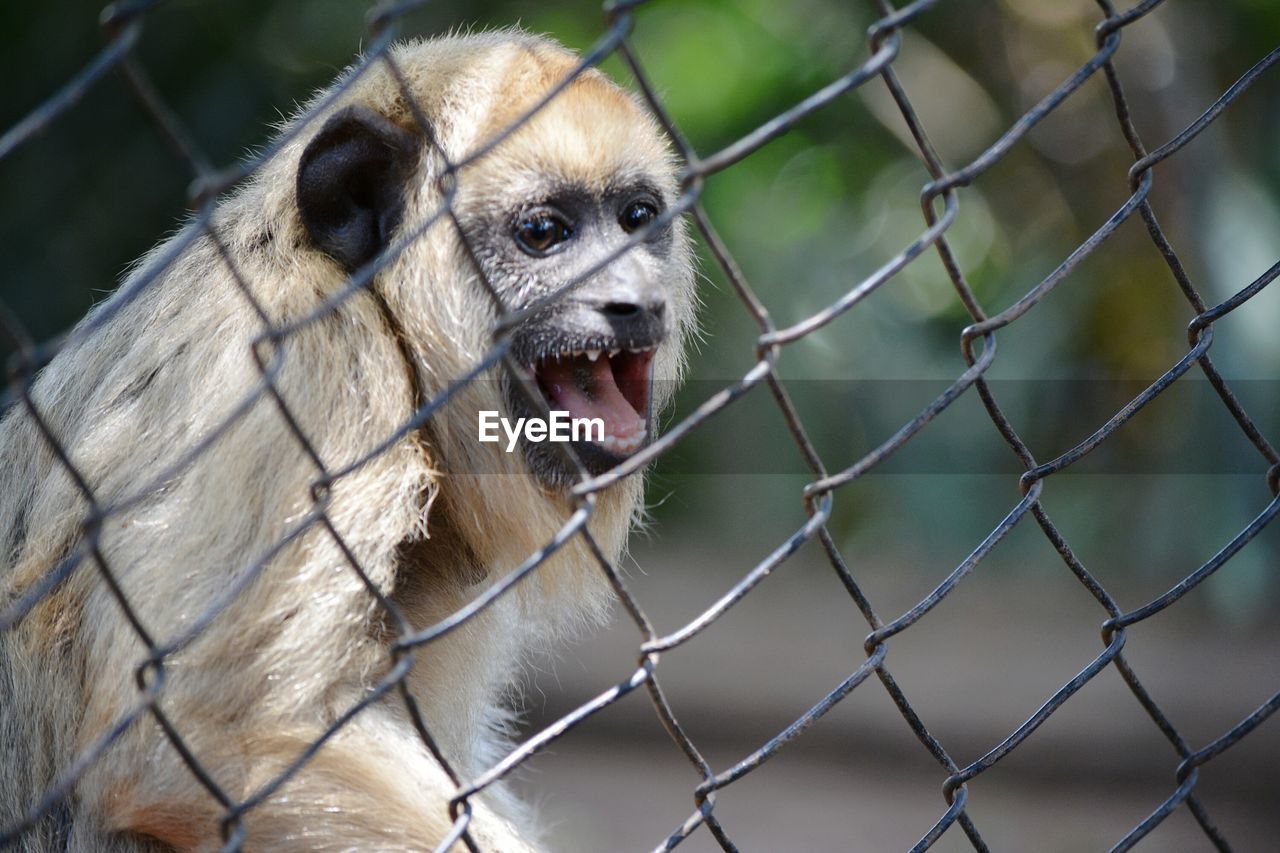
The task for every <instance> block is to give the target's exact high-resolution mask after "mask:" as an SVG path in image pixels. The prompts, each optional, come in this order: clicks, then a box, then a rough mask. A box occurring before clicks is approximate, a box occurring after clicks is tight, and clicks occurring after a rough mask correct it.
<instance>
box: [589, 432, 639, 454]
mask: <svg viewBox="0 0 1280 853" xmlns="http://www.w3.org/2000/svg"><path fill="white" fill-rule="evenodd" d="M648 434H649V431H648V430H644V429H642V430H640V431H639V432H637V433H633V434H631V435H629V436H627V437H626V438H618V437H617V436H613V435H606V436H605V437H604V440H603V441H601V442H600V446H601V447H603V448H604V449H605V450H608V451H610V452H612V453H618V454H628V453H631V452H632V451H634V450H636V448H638V447H640V445H642V444H644V440H645V437H646V436H647V435H648Z"/></svg>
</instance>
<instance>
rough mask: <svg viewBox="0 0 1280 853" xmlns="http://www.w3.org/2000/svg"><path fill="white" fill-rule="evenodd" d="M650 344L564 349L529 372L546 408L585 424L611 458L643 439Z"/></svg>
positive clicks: (630, 450) (653, 347)
mask: <svg viewBox="0 0 1280 853" xmlns="http://www.w3.org/2000/svg"><path fill="white" fill-rule="evenodd" d="M656 350H657V346H656V345H651V346H645V347H619V346H614V347H608V348H606V347H601V348H599V349H590V348H582V349H565V350H561V351H558V352H554V353H552V354H550V355H548V356H545V357H543V358H541V359H539V360H537V361H535V362H534V363H533V364H532V365H530V371H531V372H532V374H533V378H534V379H535V380H536V381H537V383H538V388H539V389H541V391H542V394H543V396H544V397H546V399H547V404H548V406H549V407H550V408H551V409H552V410H558V411H565V412H568V413H569V417H570V418H572V419H575V420H577V419H582V420H586V421H588V422H597V423H588V424H587V425H586V426H585V429H586V434H587V435H589V436H590V437H591V439H590V440H591V441H592V442H593V443H594V444H595V445H597V446H598V447H600V448H601V449H603V450H605V451H607V452H608V453H610V454H613V455H614V456H620V457H623V456H629V455H631V454H632V453H634V452H636V451H637V450H639V449H640V448H641V447H643V446H644V445H645V443H646V441H647V439H648V438H649V414H650V402H651V397H652V393H651V392H652V384H653V383H652V375H653V355H654V353H655V352H656Z"/></svg>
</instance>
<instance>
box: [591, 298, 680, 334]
mask: <svg viewBox="0 0 1280 853" xmlns="http://www.w3.org/2000/svg"><path fill="white" fill-rule="evenodd" d="M596 310H597V311H599V312H600V315H601V316H602V317H603V318H604V320H605V322H606V323H608V324H609V328H610V329H611V330H612V331H613V334H614V335H615V336H616V337H617V338H618V339H619V340H621V341H636V342H643V343H645V344H648V343H650V342H652V343H656V342H658V341H660V340H662V338H663V333H664V331H665V329H664V327H663V322H662V318H663V315H664V314H665V313H666V311H667V302H666V300H665V299H663V298H661V297H653V298H646V299H619V298H613V299H609V300H607V301H603V302H601V303H599V304H598V305H597V306H596Z"/></svg>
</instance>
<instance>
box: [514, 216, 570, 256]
mask: <svg viewBox="0 0 1280 853" xmlns="http://www.w3.org/2000/svg"><path fill="white" fill-rule="evenodd" d="M572 236H573V228H572V227H571V226H570V225H569V223H568V222H565V221H564V218H563V217H561V216H558V215H556V214H555V213H552V212H550V211H547V210H538V211H534V212H533V213H526V214H524V215H523V216H521V217H520V218H519V219H518V220H516V227H515V238H516V242H517V243H519V244H520V248H522V249H524V250H525V251H526V252H528V253H529V254H531V255H533V256H535V257H540V256H542V255H545V254H547V253H548V252H550V251H551V250H552V249H554V248H555V247H556V246H558V245H560V244H561V243H563V242H564V241H565V240H568V239H569V238H570V237H572Z"/></svg>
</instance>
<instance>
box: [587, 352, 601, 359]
mask: <svg viewBox="0 0 1280 853" xmlns="http://www.w3.org/2000/svg"><path fill="white" fill-rule="evenodd" d="M599 357H600V350H598V349H589V350H587V358H588V359H590V360H591V361H595V360H596V359H598V358H599Z"/></svg>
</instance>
